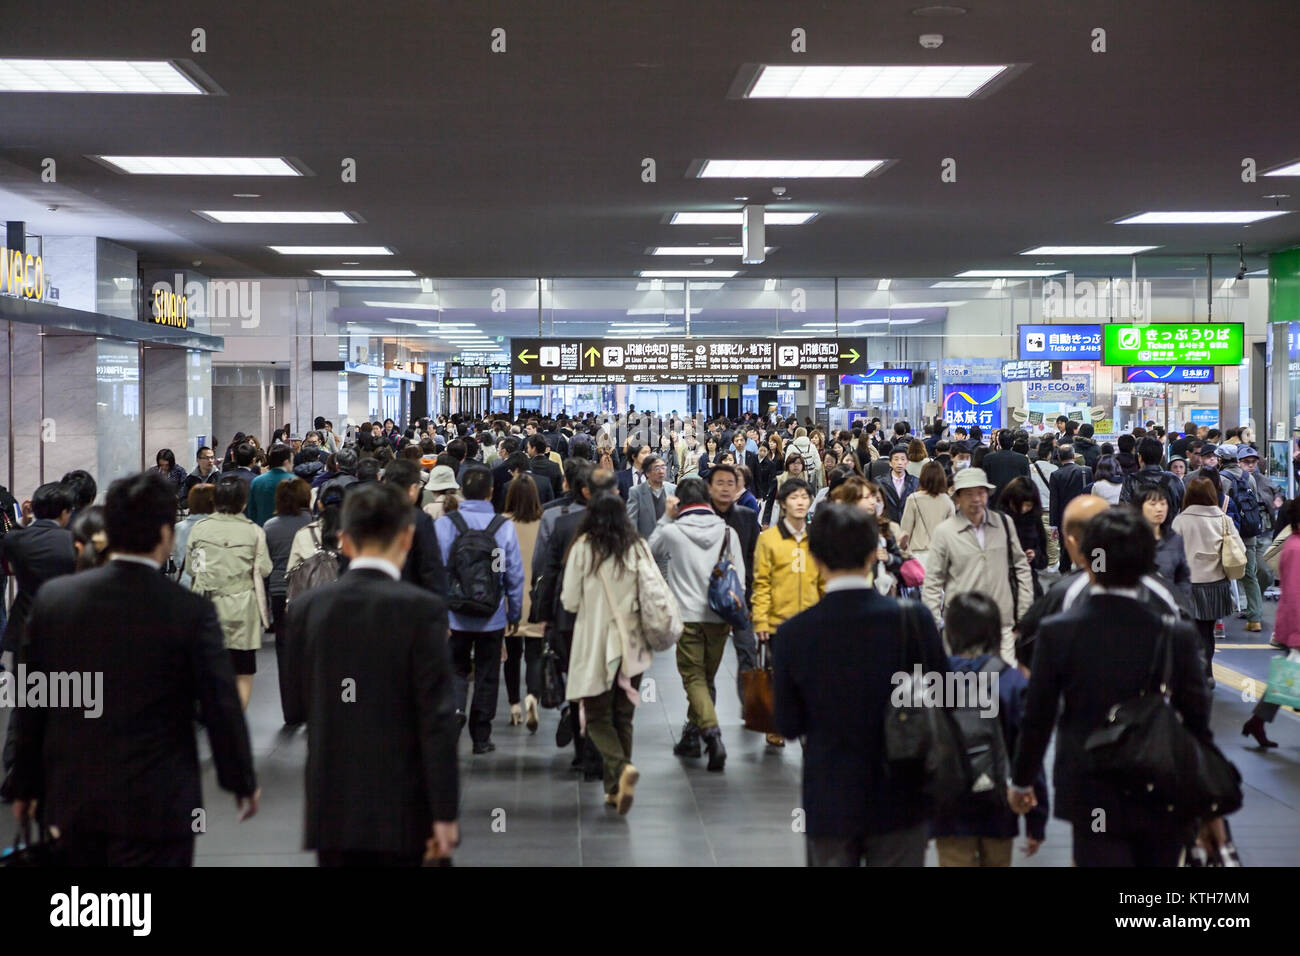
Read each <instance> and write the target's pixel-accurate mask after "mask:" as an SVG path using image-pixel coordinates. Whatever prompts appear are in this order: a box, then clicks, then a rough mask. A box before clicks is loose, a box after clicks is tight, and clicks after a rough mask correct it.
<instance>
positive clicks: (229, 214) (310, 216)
mask: <svg viewBox="0 0 1300 956" xmlns="http://www.w3.org/2000/svg"><path fill="white" fill-rule="evenodd" d="M194 211H195V212H196V213H197V214H198V215H200V216H204V217H206V218H208V219H211V220H213V221H214V222H255V223H279V222H282V223H294V224H301V225H331V224H333V223H353V222H356V219H354V218H353V217H352V214H351V213H346V212H339V211H335V210H331V211H328V212H300V211H281V212H268V211H265V210H261V209H196V210H194Z"/></svg>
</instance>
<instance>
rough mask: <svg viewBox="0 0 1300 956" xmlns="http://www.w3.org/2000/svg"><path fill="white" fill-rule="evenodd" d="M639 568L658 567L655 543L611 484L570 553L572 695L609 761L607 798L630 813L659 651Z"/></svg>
mask: <svg viewBox="0 0 1300 956" xmlns="http://www.w3.org/2000/svg"><path fill="white" fill-rule="evenodd" d="M638 574H659V568H658V566H657V565H656V564H655V561H654V558H653V557H652V556H651V554H650V549H649V547H648V546H647V545H646V544H645V542H644V541H643V540H642V539H641V536H640V535H639V534H637V530H636V528H635V527H633V525H632V522H631V520H630V519H629V518H628V516H627V506H626V505H625V504H624V503H623V499H622V498H620V497H619V496H618V495H616V494H612V493H610V492H602V493H600V494H597V495H596V496H595V497H594V498H592V499H591V501H590V502H588V504H587V510H586V512H585V513H584V515H583V518H582V522H581V523H580V524H579V525H578V528H577V531H576V532H575V533H574V539H573V543H572V544H571V545H569V552H568V554H567V555H566V557H565V561H564V582H563V584H562V585H561V590H560V602H561V603H562V604H563V605H564V609H565V610H566V611H569V612H570V613H572V614H574V615H575V620H574V625H573V643H572V645H571V646H570V649H569V677H568V684H567V686H566V690H565V696H566V697H567V698H568V699H569V700H571V701H581V702H582V707H583V710H584V711H585V713H586V721H587V740H588V742H589V743H591V744H592V745H594V746H595V747H596V749H597V750H599V751H600V755H601V757H602V758H603V759H604V763H605V803H606V805H608V806H611V807H617V808H618V812H619V813H627V812H628V810H629V809H631V807H632V797H633V792H634V791H635V789H636V784H637V781H638V780H639V779H640V778H641V773H640V771H638V770H637V769H636V767H635V766H633V764H632V717H633V715H634V714H635V713H636V705H637V704H639V703H640V701H641V697H640V693H639V690H638V688H639V687H640V684H641V675H642V674H643V673H645V671H646V670H648V669H649V667H650V664H651V662H652V661H653V660H654V654H653V652H652V651H651V650H650V648H649V646H647V644H646V643H645V640H644V639H643V638H642V636H641V621H640V619H639V617H638V616H637V612H636V597H637V576H638Z"/></svg>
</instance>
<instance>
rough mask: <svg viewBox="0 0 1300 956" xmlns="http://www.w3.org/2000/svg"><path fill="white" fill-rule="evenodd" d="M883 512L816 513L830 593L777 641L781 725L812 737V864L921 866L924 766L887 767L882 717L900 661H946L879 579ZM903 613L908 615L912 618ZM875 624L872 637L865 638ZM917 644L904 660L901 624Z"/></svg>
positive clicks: (816, 551)
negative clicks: (876, 583)
mask: <svg viewBox="0 0 1300 956" xmlns="http://www.w3.org/2000/svg"><path fill="white" fill-rule="evenodd" d="M876 542H877V533H876V521H875V517H874V516H871V515H868V514H866V512H864V511H861V510H859V509H857V508H854V507H852V506H850V505H841V504H834V503H831V502H826V503H823V504H822V505H820V506H819V507H818V508H817V513H816V517H815V518H814V519H813V523H812V528H811V530H810V533H809V551H810V552H811V554H812V559H813V561H815V562H816V564H817V569H818V571H819V572H820V573H821V577H822V580H823V581H824V582H826V593H825V596H824V597H823V598H822V599H821V600H820V601H818V602H817V603H816V604H814V605H813V606H812V607H810V608H809V609H808V610H806V611H803V612H801V613H799V614H796V615H795V616H794V617H792V618H790V619H789V620H788V621H786V622H785V623H784V624H782V625H781V626H780V627H779V628H777V630H776V634H775V635H773V637H772V659H773V666H774V669H775V703H776V726H777V730H778V732H780V733H781V734H782V735H784V736H785V737H800V736H805V735H806V740H805V742H804V752H803V806H804V808H805V810H806V811H807V817H806V819H805V821H804V823H805V826H806V831H805V832H806V834H807V853H808V865H809V866H860V865H861V864H862V863H863V862H864V861H865V863H866V865H867V866H923V865H924V863H925V845H926V841H927V840H928V838H929V834H928V831H927V828H928V825H929V819H930V808H929V807H928V806H927V805H926V801H925V798H924V797H923V796H922V785H923V782H924V780H923V777H922V775H921V773H920V771H919V768H918V769H916V770H911V769H908V770H904V769H900V768H897V767H894V768H889V769H887V768H886V762H885V752H884V751H885V717H886V713H887V712H888V711H889V708H890V705H891V703H892V702H893V700H894V696H895V693H896V689H897V686H898V681H897V679H896V677H895V675H896V674H897V673H898V672H899V671H900V662H904V661H905V662H906V670H910V669H911V666H912V665H913V664H915V663H920V664H921V667H922V670H923V671H924V672H926V673H927V674H928V673H935V674H938V675H940V676H942V675H943V673H944V672H946V671H947V670H948V663H947V658H946V657H945V655H944V651H943V645H942V643H941V642H940V640H939V633H938V631H937V630H936V629H935V626H934V618H933V617H931V616H930V612H929V611H928V610H926V608H925V607H924V606H923V605H921V604H919V603H916V602H911V601H908V602H906V603H904V602H899V601H896V600H894V599H893V598H888V597H882V596H881V595H880V594H879V593H878V592H877V591H876V590H875V588H874V587H872V584H871V578H870V576H869V575H870V569H871V567H872V565H873V564H874V562H875V556H876ZM904 615H907V618H906V624H905V622H904ZM865 621H870V622H871V623H870V629H871V639H870V640H863V639H862V627H863V622H865ZM905 628H906V629H907V630H908V633H910V634H911V637H912V640H913V641H914V642H915V643H914V644H913V645H912V646H913V647H919V649H920V652H921V653H920V657H919V660H918V659H917V657H916V656H915V655H913V656H911V657H909V658H905V657H904V654H903V652H902V649H901V648H902V642H903V641H904V639H905V633H904V629H905Z"/></svg>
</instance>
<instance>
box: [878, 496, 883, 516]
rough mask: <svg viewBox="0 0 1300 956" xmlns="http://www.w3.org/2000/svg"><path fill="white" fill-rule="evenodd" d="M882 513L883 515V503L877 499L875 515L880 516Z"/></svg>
mask: <svg viewBox="0 0 1300 956" xmlns="http://www.w3.org/2000/svg"><path fill="white" fill-rule="evenodd" d="M884 513H885V503H884V502H883V501H881V500H880V499H879V498H877V499H876V514H878V515H880V514H884Z"/></svg>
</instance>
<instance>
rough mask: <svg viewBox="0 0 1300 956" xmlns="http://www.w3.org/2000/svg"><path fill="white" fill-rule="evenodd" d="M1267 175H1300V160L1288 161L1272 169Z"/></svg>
mask: <svg viewBox="0 0 1300 956" xmlns="http://www.w3.org/2000/svg"><path fill="white" fill-rule="evenodd" d="M1264 175H1265V176H1300V162H1294V163H1287V164H1286V165H1285V166H1279V167H1278V168H1277V169H1270V170H1269V171H1268V172H1266V173H1265V174H1264Z"/></svg>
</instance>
